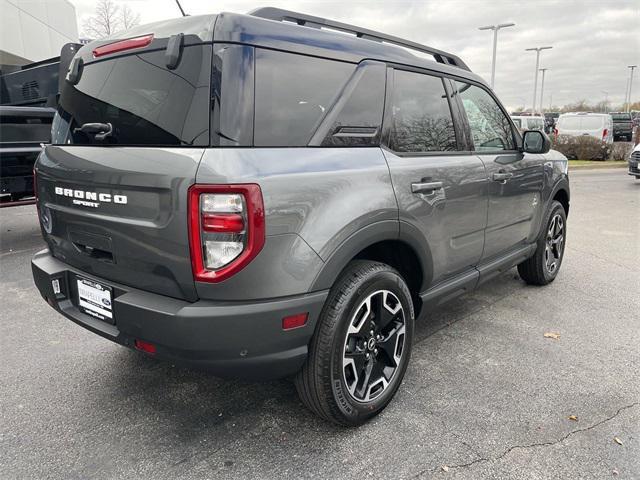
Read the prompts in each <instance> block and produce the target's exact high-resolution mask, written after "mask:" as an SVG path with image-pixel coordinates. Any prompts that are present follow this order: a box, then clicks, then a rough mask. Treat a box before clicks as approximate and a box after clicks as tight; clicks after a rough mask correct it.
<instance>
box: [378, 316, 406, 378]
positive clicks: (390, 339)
mask: <svg viewBox="0 0 640 480" xmlns="http://www.w3.org/2000/svg"><path fill="white" fill-rule="evenodd" d="M402 327H403V325H402V324H401V323H396V324H395V325H394V328H393V329H392V330H391V331H390V333H389V334H388V335H387V336H385V337H384V339H383V340H381V341H380V342H378V346H379V347H380V349H381V351H382V352H384V355H385V356H386V357H387V360H388V363H387V364H388V365H390V366H393V367H396V366H397V365H396V360H395V353H396V345H397V342H398V332H399V331H400V330H401V329H402Z"/></svg>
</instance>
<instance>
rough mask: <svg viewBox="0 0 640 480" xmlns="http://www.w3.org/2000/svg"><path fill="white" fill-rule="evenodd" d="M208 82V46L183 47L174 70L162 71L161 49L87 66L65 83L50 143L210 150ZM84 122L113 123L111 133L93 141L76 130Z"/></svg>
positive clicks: (166, 69) (209, 53)
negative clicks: (76, 78)
mask: <svg viewBox="0 0 640 480" xmlns="http://www.w3.org/2000/svg"><path fill="white" fill-rule="evenodd" d="M210 77H211V46H210V45H195V46H189V47H185V48H184V50H183V52H182V57H181V60H180V63H179V65H178V67H177V68H176V69H175V70H169V69H168V68H167V67H166V59H165V51H164V50H158V51H152V52H145V53H138V54H133V55H124V56H119V57H116V58H109V59H107V60H103V61H98V62H91V63H88V64H86V65H85V66H84V68H83V71H82V76H81V78H80V81H79V82H78V84H77V85H71V84H70V83H69V82H64V86H63V90H62V92H61V96H60V102H59V108H58V114H57V115H56V118H55V120H54V125H53V129H52V136H53V138H52V141H53V143H54V144H66V143H71V144H80V145H91V144H97V145H105V144H116V145H157V146H178V145H181V146H204V145H208V144H209V111H210V108H209V105H210V102H209V98H210V88H209V85H210ZM85 123H111V124H112V125H113V131H114V133H113V135H112V136H110V137H107V138H106V139H105V140H96V139H95V136H94V135H93V134H89V133H82V132H79V131H77V130H76V129H77V128H79V127H81V126H82V125H83V124H85Z"/></svg>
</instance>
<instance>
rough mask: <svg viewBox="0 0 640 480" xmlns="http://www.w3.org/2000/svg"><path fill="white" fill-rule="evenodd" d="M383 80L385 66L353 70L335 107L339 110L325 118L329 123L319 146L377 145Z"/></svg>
mask: <svg viewBox="0 0 640 480" xmlns="http://www.w3.org/2000/svg"><path fill="white" fill-rule="evenodd" d="M385 79H386V66H385V65H384V64H381V63H380V64H374V65H372V64H370V65H361V66H359V67H358V68H357V69H356V70H355V71H354V73H353V75H352V76H351V78H350V79H349V81H348V83H347V85H346V86H345V88H344V90H343V91H342V93H341V98H340V100H339V101H338V102H337V103H336V105H335V106H334V108H336V109H337V110H338V112H337V115H336V118H335V120H334V121H331V120H330V118H328V119H327V120H328V121H331V122H332V123H331V126H330V128H329V131H328V134H327V135H326V136H325V137H324V140H323V141H322V146H324V147H327V146H337V147H357V146H375V145H379V144H380V130H381V125H382V110H383V108H384V87H385ZM340 104H342V105H340ZM332 113H333V112H332ZM319 133H320V132H319ZM321 134H323V135H324V132H321ZM316 135H317V134H316Z"/></svg>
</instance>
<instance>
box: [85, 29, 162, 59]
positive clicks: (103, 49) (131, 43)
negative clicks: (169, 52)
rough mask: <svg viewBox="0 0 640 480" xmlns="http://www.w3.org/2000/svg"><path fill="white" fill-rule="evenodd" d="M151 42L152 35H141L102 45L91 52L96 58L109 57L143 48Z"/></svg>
mask: <svg viewBox="0 0 640 480" xmlns="http://www.w3.org/2000/svg"><path fill="white" fill-rule="evenodd" d="M152 40H153V33H150V34H149V35H143V36H141V37H135V38H128V39H126V40H120V41H117V42H114V43H108V44H106V45H102V46H100V47H97V48H95V49H94V50H93V57H94V58H98V57H102V56H103V55H109V54H110V53H116V52H123V51H125V50H132V49H134V48H143V47H146V46H147V45H149V44H150V43H151V41H152Z"/></svg>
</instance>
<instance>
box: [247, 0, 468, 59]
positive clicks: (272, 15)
mask: <svg viewBox="0 0 640 480" xmlns="http://www.w3.org/2000/svg"><path fill="white" fill-rule="evenodd" d="M249 15H252V16H254V17H260V18H266V19H268V20H275V21H278V22H284V21H288V22H293V23H297V24H298V25H302V26H309V27H312V28H320V27H327V28H330V29H333V30H338V31H340V32H346V33H352V34H354V35H355V36H356V37H358V38H365V39H367V40H373V41H376V42H383V43H390V44H393V45H398V46H400V47H404V48H408V49H411V50H417V51H419V52H423V53H427V54H429V55H433V58H434V59H435V60H436V62H438V63H444V64H445V65H453V66H454V67H458V68H462V69H464V70H467V71H471V69H470V68H469V67H468V66H467V64H466V63H464V62H463V61H462V60H461V59H460V58H459V57H458V56H456V55H453V54H451V53H447V52H444V51H442V50H438V49H436V48H431V47H427V46H426V45H421V44H419V43H416V42H412V41H410V40H405V39H403V38H400V37H395V36H393V35H387V34H384V33H380V32H376V31H374V30H368V29H366V28H360V27H356V26H355V25H349V24H348V23H342V22H336V21H333V20H328V19H326V18H322V17H315V16H313V15H306V14H304V13H297V12H292V11H290V10H283V9H281V8H275V7H262V8H257V9H255V10H252V11H251V12H249Z"/></svg>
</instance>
